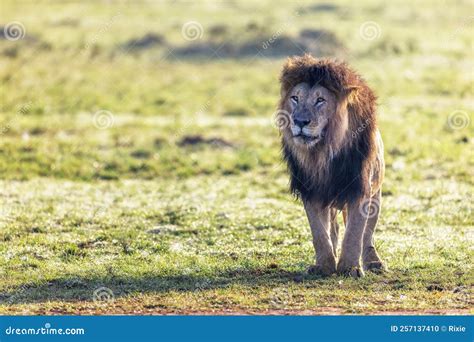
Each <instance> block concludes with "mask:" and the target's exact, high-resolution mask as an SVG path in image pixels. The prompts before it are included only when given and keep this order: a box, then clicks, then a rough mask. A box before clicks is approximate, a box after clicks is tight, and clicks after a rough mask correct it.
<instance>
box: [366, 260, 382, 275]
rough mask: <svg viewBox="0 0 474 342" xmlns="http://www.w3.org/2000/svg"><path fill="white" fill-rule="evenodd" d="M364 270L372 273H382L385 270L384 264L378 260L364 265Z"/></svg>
mask: <svg viewBox="0 0 474 342" xmlns="http://www.w3.org/2000/svg"><path fill="white" fill-rule="evenodd" d="M364 269H365V270H366V271H370V272H374V273H382V272H384V271H386V270H387V268H386V267H385V264H384V263H383V262H382V261H380V260H377V261H371V262H367V263H364Z"/></svg>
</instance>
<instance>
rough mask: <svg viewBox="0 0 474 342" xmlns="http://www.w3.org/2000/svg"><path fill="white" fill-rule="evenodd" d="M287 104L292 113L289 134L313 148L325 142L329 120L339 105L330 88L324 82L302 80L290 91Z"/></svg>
mask: <svg viewBox="0 0 474 342" xmlns="http://www.w3.org/2000/svg"><path fill="white" fill-rule="evenodd" d="M285 107H286V108H287V109H288V112H289V113H290V124H289V127H288V128H289V129H288V130H287V132H286V134H287V136H288V138H290V139H291V140H292V141H293V142H294V143H295V145H298V146H303V147H313V146H316V145H317V144H319V143H324V137H325V134H326V131H327V126H328V123H329V120H330V119H331V116H333V115H335V112H336V108H337V100H336V96H335V95H334V94H333V93H332V92H331V91H329V90H328V89H327V88H325V87H323V86H321V85H315V86H313V87H310V86H309V84H308V83H300V84H298V85H296V86H295V87H293V88H292V89H291V90H290V92H289V93H288V96H287V97H286V103H285Z"/></svg>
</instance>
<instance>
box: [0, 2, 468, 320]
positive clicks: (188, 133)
mask: <svg viewBox="0 0 474 342" xmlns="http://www.w3.org/2000/svg"><path fill="white" fill-rule="evenodd" d="M1 12H2V15H1V19H0V61H1V63H0V79H1V107H0V110H1V115H0V152H1V153H0V175H1V183H2V188H3V191H2V194H1V195H0V199H1V211H2V213H3V214H2V216H1V218H0V220H1V222H0V224H1V225H2V229H1V232H0V252H1V253H0V259H1V261H0V265H1V266H2V267H1V269H2V271H1V272H2V273H1V276H2V280H1V281H0V291H3V292H2V293H3V298H4V299H6V298H10V299H11V298H12V297H13V298H14V300H10V299H9V300H10V302H9V303H8V305H6V306H3V309H2V310H4V311H9V310H10V311H9V312H19V310H27V311H28V310H33V311H34V310H40V309H39V308H40V307H41V305H40V304H41V303H43V302H45V301H48V302H49V301H52V303H53V304H48V305H49V306H47V307H48V308H49V309H47V310H53V309H58V308H60V310H63V311H61V312H77V310H82V309H79V308H78V307H77V306H75V304H71V303H70V304H65V303H66V302H75V301H80V302H81V303H82V304H81V305H82V308H86V309H87V310H89V306H88V305H91V307H92V308H93V309H94V310H95V309H96V308H95V306H94V301H92V298H93V294H92V293H93V291H92V290H94V289H95V288H96V287H97V286H99V285H100V284H104V283H105V284H106V285H107V286H106V287H107V288H109V289H111V291H112V293H113V298H115V299H116V302H115V303H116V304H114V305H116V307H115V310H118V311H120V310H124V311H125V312H126V311H127V309H123V308H124V307H125V308H126V307H127V304H126V303H128V302H127V301H129V300H130V299H129V298H130V297H128V296H129V295H130V294H131V293H132V294H133V293H135V292H134V291H137V293H135V294H136V295H137V296H139V298H141V299H140V303H141V304H140V305H142V304H143V303H145V302H146V300H150V299H143V298H145V297H140V296H143V295H144V291H145V292H146V293H147V294H148V295H150V293H151V295H152V296H155V297H153V301H155V302H156V301H158V302H160V303H161V305H162V307H161V309H163V310H188V309H190V308H193V309H195V310H208V309H209V308H214V309H216V310H220V309H222V308H228V307H230V306H232V307H240V308H242V310H247V309H248V308H253V309H255V310H257V309H258V310H260V309H262V308H265V309H269V308H270V309H272V308H274V306H275V305H276V306H277V308H279V309H282V308H283V309H287V308H290V309H294V308H306V309H308V308H309V309H311V308H314V307H315V306H318V305H325V306H335V307H338V308H339V309H340V310H342V312H346V311H351V310H352V311H351V312H354V310H355V311H356V312H358V311H361V310H362V311H364V310H365V311H366V310H369V311H370V310H375V311H376V310H380V309H381V308H382V307H384V306H385V307H386V308H391V309H394V310H399V309H407V310H411V309H413V310H415V309H417V308H420V307H422V308H423V307H425V308H438V309H445V308H452V309H462V308H466V306H467V301H466V298H468V297H467V295H466V291H467V290H468V289H471V288H470V287H468V286H467V285H466V284H467V283H468V281H467V279H468V274H467V273H468V271H467V270H466V269H465V265H466V264H469V262H466V260H468V258H469V255H472V250H470V249H469V248H468V244H469V240H470V239H471V238H472V236H473V235H472V227H473V222H472V204H471V203H470V202H471V200H472V190H473V177H472V176H473V174H472V170H473V162H474V158H473V152H472V151H473V149H472V145H473V139H472V133H473V127H472V122H471V118H472V116H471V113H472V109H473V107H474V103H473V98H472V95H473V83H472V81H473V76H474V74H473V61H474V59H473V45H472V44H473V37H474V35H473V16H472V13H473V4H472V2H471V1H462V0H459V1H441V0H440V1H427V0H426V1H425V0H420V1H416V2H414V1H401V0H397V1H391V2H380V1H372V0H363V1H357V2H354V1H342V0H341V1H331V2H319V1H291V2H287V1H285V2H283V1H258V2H255V1H246V0H235V1H202V2H201V1H200V2H194V1H136V2H135V1H133V2H132V1H130V2H127V1H67V2H60V1H35V2H33V1H9V0H4V1H2V6H1ZM303 53H311V54H313V55H314V56H316V57H334V58H339V59H343V60H346V61H348V62H349V63H350V64H351V65H352V66H353V67H354V68H355V69H356V70H358V71H359V72H360V73H361V74H362V75H363V76H364V77H365V78H366V80H367V81H368V83H369V85H370V86H371V87H372V88H373V89H374V90H375V92H376V93H377V94H378V96H379V100H378V104H379V110H378V119H379V126H380V129H381V132H382V136H383V137H384V141H385V147H386V151H385V153H386V161H387V175H386V182H385V185H384V198H385V200H384V209H383V214H382V222H381V225H380V226H381V227H380V229H379V233H378V234H379V235H380V238H379V241H380V246H379V249H380V250H381V253H382V256H383V257H384V258H385V259H387V261H388V264H389V265H391V266H392V268H393V269H394V272H395V273H394V275H393V277H394V278H396V279H401V278H403V277H405V278H404V281H405V283H404V284H405V285H400V286H401V287H400V286H399V287H397V286H396V285H393V284H392V283H390V282H388V283H383V284H385V285H380V284H381V283H380V282H379V283H378V282H377V281H375V283H374V282H369V283H367V285H366V286H367V288H366V289H365V290H367V291H369V290H371V291H372V290H373V291H374V292H373V295H369V296H368V298H369V299H368V301H369V303H366V302H364V303H362V304H360V303H359V302H358V299H357V298H356V299H354V300H352V301H350V300H348V299H347V298H346V297H344V296H345V294H344V293H347V291H346V290H347V289H342V288H341V289H340V290H341V292H340V294H339V293H338V292H337V291H336V292H334V284H335V283H334V281H335V280H331V281H329V282H328V283H321V284H320V283H317V284H318V286H319V290H320V291H322V292H320V296H321V297H317V296H316V297H315V294H314V293H313V292H312V291H313V290H312V289H308V288H300V287H296V288H292V289H291V290H288V288H286V287H285V288H284V290H281V291H280V290H279V291H280V292H278V293H277V294H276V295H275V293H273V292H272V291H273V290H272V289H274V288H275V282H276V283H277V284H279V285H278V286H283V285H281V284H282V283H283V284H286V282H287V281H290V282H291V281H292V279H293V278H294V274H299V273H300V272H302V271H303V270H304V269H305V267H306V266H307V265H309V264H310V263H311V262H312V258H313V254H312V253H313V252H312V246H311V240H310V236H309V229H308V227H307V223H306V219H305V217H304V213H303V211H302V208H301V206H300V204H299V203H297V202H295V201H294V200H293V199H292V198H291V196H290V195H289V194H288V191H287V183H288V177H287V174H286V171H285V167H284V165H282V163H281V160H280V148H279V138H278V129H277V128H276V126H275V122H274V112H275V110H276V104H277V101H278V98H279V84H278V77H279V72H280V69H281V66H282V64H283V62H284V60H285V59H286V58H287V57H288V56H292V55H301V54H303ZM420 246H423V247H420ZM415 247H416V248H417V251H416V252H415ZM418 248H420V249H418ZM416 267H418V272H417V273H416V274H410V273H408V275H407V274H406V273H404V272H406V270H407V269H414V268H416ZM420 272H421V273H420ZM436 274H438V278H439V277H440V276H439V274H443V277H442V278H443V279H442V280H441V279H439V280H436V279H437V278H436V276H435V275H436ZM259 277H263V278H262V279H263V281H262V282H260V283H258V284H257V283H255V282H254V280H255V279H256V278H259ZM235 279H237V281H235ZM239 279H240V281H239ZM298 279H299V278H298ZM379 280H380V279H379ZM308 281H309V280H308ZM372 281H373V279H372ZM71 284H72V285H71ZM387 284H388V285H387ZM406 284H408V285H406ZM433 284H435V285H436V286H439V288H441V289H443V290H446V291H447V292H442V293H443V295H441V297H440V296H439V295H438V294H436V296H438V297H436V296H435V295H433V294H432V291H430V290H429V289H428V286H431V285H433ZM285 286H286V285H285ZM325 286H326V287H325ZM351 286H352V285H351ZM354 286H356V287H354V288H352V289H353V290H354V289H355V288H357V285H354ZM374 286H375V287H376V288H375V289H374V288H372V287H374ZM433 286H434V285H433ZM436 286H435V287H434V288H435V289H438V288H437V287H436ZM459 286H461V289H459V288H458V287H459ZM255 287H257V288H258V289H261V291H260V290H259V291H255ZM52 289H54V291H52ZM400 289H402V290H400ZM455 289H458V290H457V292H454V291H455ZM173 291H184V293H185V294H184V295H183V294H182V293H181V294H179V295H178V294H176V293H175V294H174V295H173V294H172V293H174V292H173ZM206 291H207V292H206ZM219 291H220V292H219ZM226 291H227V292H226ZM288 291H290V292H288ZM291 291H293V292H291ZM325 291H326V292H325ZM344 291H346V292H344ZM387 291H388V292H387ZM390 291H394V292H395V293H396V295H395V297H396V298H399V296H400V295H405V294H403V293H402V294H400V293H399V291H408V292H409V291H412V294H411V297H410V300H411V301H403V300H402V301H399V300H397V301H389V302H388V304H387V303H386V302H385V301H384V300H381V299H380V298H382V297H383V298H386V296H387V293H389V295H390V296H392V297H393V294H390V293H391V292H390ZM418 291H421V292H418ZM170 293H171V294H170ZM281 293H283V295H282V294H281ZM288 293H290V294H291V295H288ZM295 293H296V294H297V295H295ZM326 294H327V297H325V296H326ZM460 294H462V298H461V297H460ZM165 295H166V298H165V297H164V296H165ZM282 296H283V297H284V298H287V297H288V296H290V297H289V298H290V299H288V298H287V299H281V298H282ZM285 296H286V297H285ZM230 297H232V298H233V299H232V300H230V299H229V298H230ZM379 297H380V298H379ZM395 297H393V298H395ZM0 298H2V297H1V296H0ZM119 298H122V299H120V300H121V301H122V302H121V301H120V300H118V299H119ZM146 298H148V297H146ZM216 298H217V299H216ZM275 298H276V299H275ZM315 298H320V302H317V300H318V299H315ZM344 298H345V299H344ZM440 298H441V299H440ZM443 298H444V299H443ZM315 300H316V302H315ZM63 301H64V302H63ZM226 301H228V302H226ZM117 302H118V303H120V304H117ZM34 303H36V304H34ZM222 303H224V304H222ZM225 303H227V304H225ZM275 303H276V304H275ZM318 303H319V304H318ZM321 303H322V304H321ZM357 303H359V304H360V305H359V306H357V305H356V304H357ZM135 304H136V303H135ZM16 305H17V306H16ZM35 305H36V306H35ZM69 305H72V307H70V306H69ZM143 305H144V304H143ZM0 307H2V306H0ZM42 307H43V308H44V304H43V306H42ZM25 308H26V309H25ZM86 309H84V310H86ZM109 309H110V308H109ZM142 309H143V307H142ZM68 310H70V311H68ZM91 310H92V309H91ZM143 310H145V309H143ZM28 312H31V311H28Z"/></svg>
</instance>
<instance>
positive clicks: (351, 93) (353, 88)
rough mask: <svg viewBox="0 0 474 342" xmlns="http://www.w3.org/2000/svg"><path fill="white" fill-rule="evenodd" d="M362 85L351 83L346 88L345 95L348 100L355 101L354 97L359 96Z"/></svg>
mask: <svg viewBox="0 0 474 342" xmlns="http://www.w3.org/2000/svg"><path fill="white" fill-rule="evenodd" d="M359 89H360V86H357V85H350V86H347V87H345V88H344V92H343V93H344V94H343V96H344V97H345V98H346V99H347V101H348V102H349V103H350V102H353V101H354V99H355V98H356V97H357V92H358V91H359Z"/></svg>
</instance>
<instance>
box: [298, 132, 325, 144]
mask: <svg viewBox="0 0 474 342" xmlns="http://www.w3.org/2000/svg"><path fill="white" fill-rule="evenodd" d="M325 133H326V129H324V130H323V131H322V132H321V134H318V135H306V134H303V133H299V134H296V135H293V139H295V141H296V142H298V143H303V144H306V145H315V144H317V143H319V142H320V141H321V140H323V138H324V135H325Z"/></svg>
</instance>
